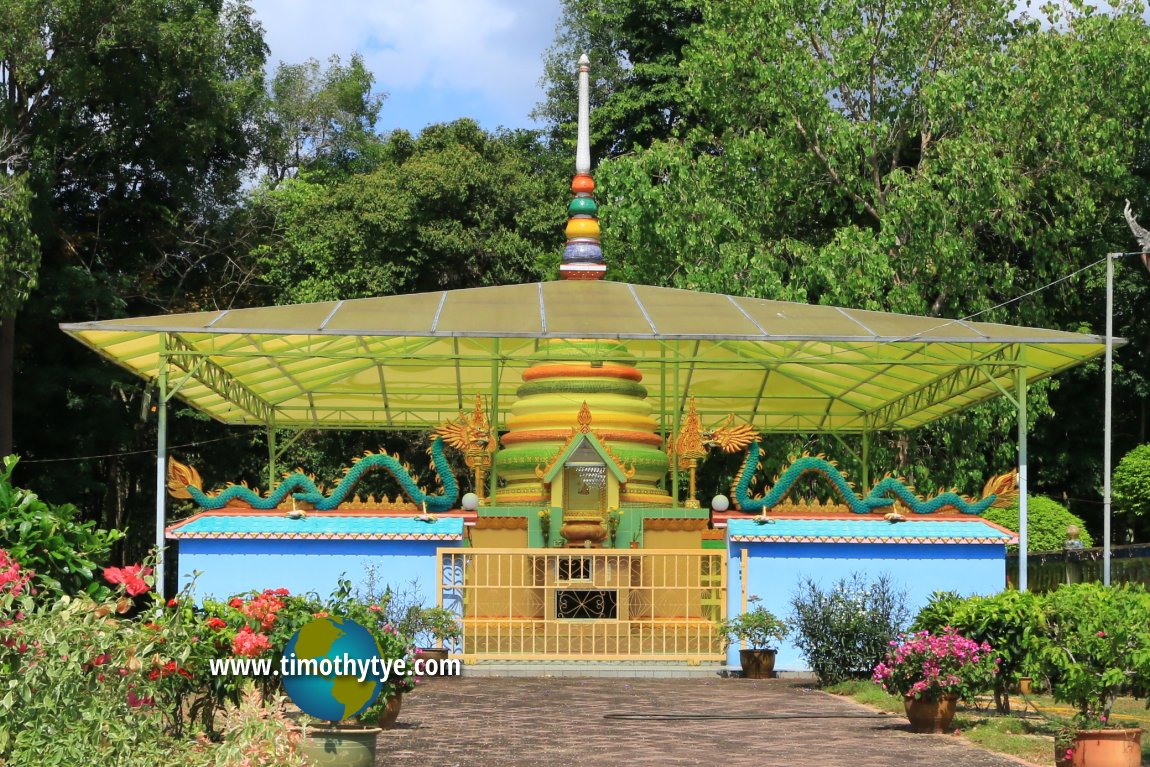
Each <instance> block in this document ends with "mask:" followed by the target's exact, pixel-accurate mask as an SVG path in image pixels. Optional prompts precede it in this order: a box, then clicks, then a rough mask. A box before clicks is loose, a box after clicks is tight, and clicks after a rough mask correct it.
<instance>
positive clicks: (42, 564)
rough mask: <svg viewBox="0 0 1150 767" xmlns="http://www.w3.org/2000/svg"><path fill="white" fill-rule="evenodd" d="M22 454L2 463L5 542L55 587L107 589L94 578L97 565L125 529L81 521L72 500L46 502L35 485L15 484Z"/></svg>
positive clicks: (1, 539) (0, 529)
mask: <svg viewBox="0 0 1150 767" xmlns="http://www.w3.org/2000/svg"><path fill="white" fill-rule="evenodd" d="M17 460H18V459H17V458H16V456H13V455H10V456H6V457H5V458H4V462H3V467H2V468H0V548H3V549H7V551H8V553H9V554H11V555H12V556H13V557H15V558H16V560H17V561H18V562H20V565H21V566H22V567H24V568H26V569H29V570H31V571H33V572H34V573H35V574H36V581H37V583H38V584H39V585H41V586H44V587H47V588H48V589H50V590H51V591H62V592H63V593H65V594H73V595H75V594H79V593H81V592H84V593H88V594H89V595H92V596H95V597H100V596H104V595H106V594H107V593H108V589H107V587H105V586H104V585H103V584H101V583H99V582H98V581H97V580H96V579H95V571H96V570H97V569H99V567H100V563H102V562H103V561H104V560H105V558H106V557H107V556H108V552H109V551H110V550H111V548H112V544H113V543H115V542H116V541H118V540H119V539H120V538H121V537H123V533H121V532H120V531H118V530H98V529H96V525H95V523H93V522H81V521H80V519H79V517H80V512H79V510H78V509H77V508H76V507H75V506H73V505H72V504H70V503H66V504H62V505H59V506H56V505H53V504H50V503H45V502H44V501H42V500H40V498H39V497H38V496H37V495H36V494H35V493H33V492H32V491H31V490H24V489H21V488H18V487H16V486H14V485H13V484H12V481H11V480H12V471H13V470H14V469H15V468H16V463H17Z"/></svg>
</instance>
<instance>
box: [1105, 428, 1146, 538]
mask: <svg viewBox="0 0 1150 767" xmlns="http://www.w3.org/2000/svg"><path fill="white" fill-rule="evenodd" d="M1111 491H1112V493H1113V498H1114V511H1115V512H1117V513H1118V514H1122V515H1125V516H1126V517H1127V520H1126V524H1127V525H1129V526H1130V527H1135V528H1141V527H1145V525H1146V523H1147V520H1150V444H1145V445H1139V446H1138V447H1136V448H1134V449H1133V450H1131V451H1130V452H1129V453H1127V454H1126V455H1124V456H1122V460H1121V461H1119V462H1118V466H1116V467H1115V469H1114V475H1113V477H1112V478H1111Z"/></svg>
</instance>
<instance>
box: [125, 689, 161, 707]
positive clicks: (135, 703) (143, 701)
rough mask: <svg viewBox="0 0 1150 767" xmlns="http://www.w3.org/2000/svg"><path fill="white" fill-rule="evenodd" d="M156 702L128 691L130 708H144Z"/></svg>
mask: <svg viewBox="0 0 1150 767" xmlns="http://www.w3.org/2000/svg"><path fill="white" fill-rule="evenodd" d="M155 704H156V702H155V701H154V700H153V699H152V698H150V697H148V696H146V695H136V693H134V692H132V691H131V690H129V691H128V705H129V706H131V707H132V708H143V707H144V706H154V705H155Z"/></svg>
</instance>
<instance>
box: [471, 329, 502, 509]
mask: <svg viewBox="0 0 1150 767" xmlns="http://www.w3.org/2000/svg"><path fill="white" fill-rule="evenodd" d="M500 372H501V371H500V362H499V339H498V338H496V339H495V355H494V358H493V359H492V361H491V419H490V420H491V438H492V439H494V440H495V455H494V456H492V459H491V471H490V472H489V476H490V477H491V492H489V493H488V494H487V498H488V501H487V503H488V504H489V505H491V506H494V505H495V504H496V502H497V496H498V493H499V379H500V377H501V376H500ZM476 491H478V492H480V493H482V492H483V488H479V487H477V488H476Z"/></svg>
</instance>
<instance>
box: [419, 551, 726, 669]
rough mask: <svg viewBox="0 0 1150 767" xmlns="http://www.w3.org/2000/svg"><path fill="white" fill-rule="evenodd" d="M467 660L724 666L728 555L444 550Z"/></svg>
mask: <svg viewBox="0 0 1150 767" xmlns="http://www.w3.org/2000/svg"><path fill="white" fill-rule="evenodd" d="M438 557H439V569H438V572H439V573H440V580H439V600H440V604H442V605H443V606H444V607H447V608H448V609H451V610H453V611H454V612H455V613H456V614H457V615H459V616H460V619H461V622H462V625H463V644H462V652H463V657H464V659H465V660H479V659H489V660H543V659H548V660H575V659H579V660H628V659H629V660H634V659H647V660H686V661H688V662H699V661H703V660H715V661H717V660H721V659H722V658H723V653H724V649H725V643H724V640H723V637H721V636H720V634H719V632H718V627H717V621H719V620H720V619H721V618H722V617H723V615H724V612H725V599H726V597H725V595H726V589H727V568H726V561H725V559H724V553H723V552H722V551H682V550H663V549H657V550H652V549H642V550H621V549H586V550H582V549H441V550H440V551H439V555H438Z"/></svg>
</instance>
